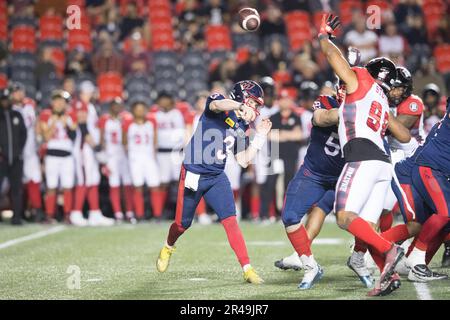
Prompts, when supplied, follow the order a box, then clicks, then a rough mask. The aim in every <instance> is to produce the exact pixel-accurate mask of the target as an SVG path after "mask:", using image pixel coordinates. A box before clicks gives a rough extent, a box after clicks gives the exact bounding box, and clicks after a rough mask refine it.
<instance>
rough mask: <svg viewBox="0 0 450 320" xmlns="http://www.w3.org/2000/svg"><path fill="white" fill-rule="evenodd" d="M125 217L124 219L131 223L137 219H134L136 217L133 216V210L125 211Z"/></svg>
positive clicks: (134, 222)
mask: <svg viewBox="0 0 450 320" xmlns="http://www.w3.org/2000/svg"><path fill="white" fill-rule="evenodd" d="M125 217H126V219H127V220H128V222H129V223H131V224H136V223H137V220H136V218H135V216H134V212H133V211H127V212H126V213H125Z"/></svg>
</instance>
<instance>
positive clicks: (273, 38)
mask: <svg viewBox="0 0 450 320" xmlns="http://www.w3.org/2000/svg"><path fill="white" fill-rule="evenodd" d="M272 41H279V42H280V43H281V45H282V46H283V50H284V51H285V52H287V51H289V40H288V38H287V36H285V35H281V34H273V35H270V36H267V37H264V39H263V50H264V51H266V52H268V51H269V50H270V45H271V43H272Z"/></svg>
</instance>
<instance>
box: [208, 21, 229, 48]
mask: <svg viewBox="0 0 450 320" xmlns="http://www.w3.org/2000/svg"><path fill="white" fill-rule="evenodd" d="M205 35H206V43H207V46H208V50H209V51H222V50H231V49H232V42H231V36H230V29H229V28H228V27H227V26H225V25H209V26H207V27H206V30H205Z"/></svg>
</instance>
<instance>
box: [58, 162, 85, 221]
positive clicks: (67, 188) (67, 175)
mask: <svg viewBox="0 0 450 320" xmlns="http://www.w3.org/2000/svg"><path fill="white" fill-rule="evenodd" d="M60 164H61V176H60V181H61V187H62V188H63V190H64V191H63V192H64V216H65V217H66V219H69V220H70V221H71V222H72V223H73V224H74V225H78V226H86V225H87V221H86V219H84V218H83V215H82V214H81V212H80V215H79V216H76V214H75V216H74V217H72V214H73V211H72V209H73V186H74V184H75V172H74V171H75V164H74V160H73V157H72V156H68V157H64V158H62V159H61V161H60ZM69 217H70V218H69Z"/></svg>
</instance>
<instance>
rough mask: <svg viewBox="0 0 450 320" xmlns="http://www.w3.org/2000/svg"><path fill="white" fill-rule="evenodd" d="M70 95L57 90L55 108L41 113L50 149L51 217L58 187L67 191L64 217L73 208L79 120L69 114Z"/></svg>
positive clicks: (48, 202) (47, 165)
mask: <svg viewBox="0 0 450 320" xmlns="http://www.w3.org/2000/svg"><path fill="white" fill-rule="evenodd" d="M69 99H70V95H69V93H67V92H66V91H62V90H55V91H53V92H52V96H51V110H49V109H47V110H44V111H42V112H41V114H40V117H39V125H40V131H41V133H42V136H43V139H44V143H45V144H46V151H45V157H44V167H45V169H44V171H45V182H46V184H47V193H46V196H45V211H46V214H47V216H48V217H49V218H50V219H53V218H54V217H55V213H56V189H57V188H58V186H61V188H62V189H63V190H64V216H65V218H66V219H68V215H69V214H70V211H71V210H72V201H73V196H72V188H73V186H74V183H75V163H74V157H73V149H74V140H75V137H76V122H75V121H74V120H73V119H72V118H71V117H70V116H69V115H68V113H67V104H68V102H69Z"/></svg>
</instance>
